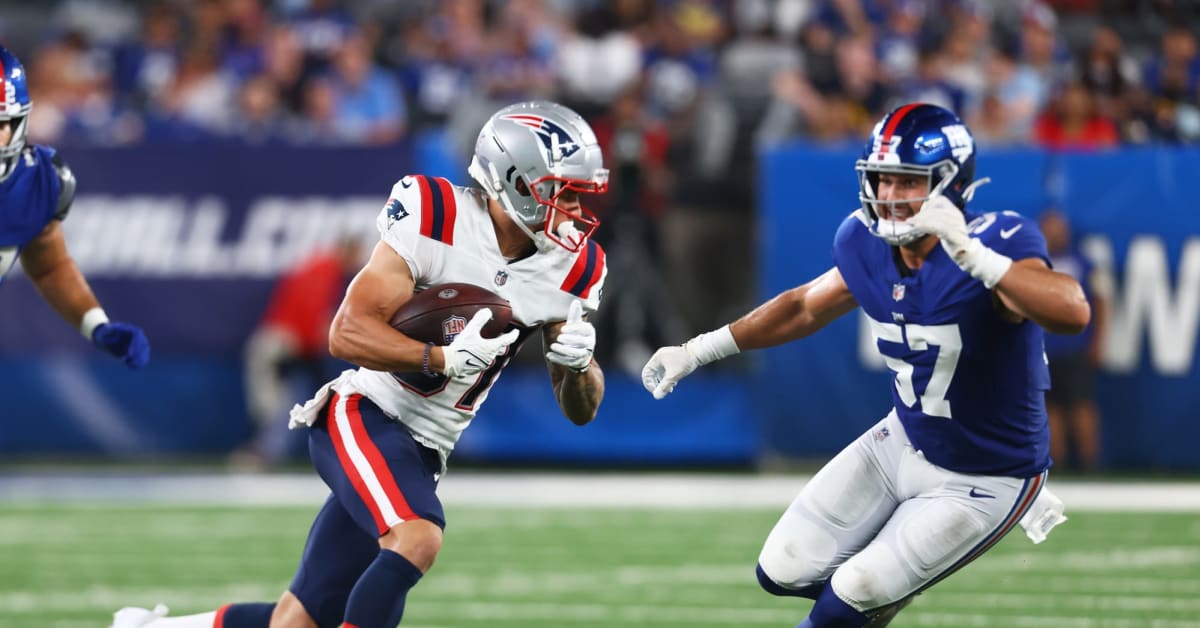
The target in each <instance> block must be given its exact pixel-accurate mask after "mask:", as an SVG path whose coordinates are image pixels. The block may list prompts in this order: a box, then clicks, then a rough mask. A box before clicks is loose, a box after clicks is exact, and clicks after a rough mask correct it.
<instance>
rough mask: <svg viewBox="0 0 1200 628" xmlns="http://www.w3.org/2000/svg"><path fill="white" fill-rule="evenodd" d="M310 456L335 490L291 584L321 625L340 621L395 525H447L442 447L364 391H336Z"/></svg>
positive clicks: (312, 434)
mask: <svg viewBox="0 0 1200 628" xmlns="http://www.w3.org/2000/svg"><path fill="white" fill-rule="evenodd" d="M309 454H310V455H311V457H312V461H313V465H314V466H315V467H316V469H317V472H318V473H319V474H320V476H321V479H322V480H324V481H325V484H326V485H328V486H329V488H330V490H331V491H332V494H331V495H330V496H329V498H328V499H327V500H326V501H325V505H324V506H322V507H321V510H320V512H318V513H317V517H316V519H315V520H314V521H313V524H312V529H311V530H309V533H308V541H307V542H306V543H305V547H304V554H303V556H302V557H301V559H300V566H299V568H297V570H296V575H295V577H294V578H293V579H292V584H291V586H290V587H289V590H290V591H291V592H292V593H293V594H294V595H295V596H296V598H297V599H299V600H300V603H301V604H302V605H303V606H304V608H305V610H306V611H308V614H309V615H310V616H312V618H313V619H314V620H316V622H317V625H318V626H322V627H325V626H330V627H336V626H340V625H341V623H342V618H343V616H344V613H345V609H346V601H347V599H348V597H349V595H350V591H351V589H353V588H354V585H355V583H356V582H357V581H358V579H359V577H360V576H361V575H362V573H363V570H365V569H366V568H367V567H368V566H369V565H370V564H371V562H372V561H374V560H375V557H376V556H378V555H379V537H380V536H382V535H383V534H384V533H386V532H387V531H388V529H390V528H391V527H392V526H394V525H396V524H398V523H400V522H402V521H410V520H413V519H418V518H419V519H426V520H428V521H432V522H433V523H435V524H437V525H438V526H439V527H442V528H445V527H446V519H445V513H444V512H443V510H442V503H441V500H439V499H438V497H437V493H436V490H437V477H438V475H437V474H438V473H439V472H440V471H441V459H440V457H439V456H438V453H437V452H436V451H434V450H432V449H429V448H428V447H425V446H423V445H421V444H420V443H418V442H416V441H415V440H413V437H412V434H410V433H409V431H408V429H407V428H405V427H404V425H402V424H400V423H399V422H397V421H395V420H393V419H391V418H389V417H388V416H387V415H385V414H384V413H383V411H382V410H380V409H379V408H378V407H377V406H376V405H375V404H373V403H371V401H370V400H368V399H367V398H366V397H363V396H362V395H348V396H346V397H342V396H339V395H334V396H333V398H332V399H331V400H330V402H329V404H328V406H327V409H326V410H324V411H322V418H321V419H320V420H319V421H318V422H317V423H315V424H314V425H313V426H312V428H310V434H309Z"/></svg>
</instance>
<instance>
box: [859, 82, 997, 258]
mask: <svg viewBox="0 0 1200 628" xmlns="http://www.w3.org/2000/svg"><path fill="white" fill-rule="evenodd" d="M854 169H855V170H856V171H857V172H858V188H859V193H858V200H859V202H861V203H862V209H863V211H862V213H863V218H864V222H866V223H867V227H868V228H869V229H870V231H871V233H872V234H874V235H876V236H878V237H880V238H883V239H884V240H886V241H887V242H888V243H890V244H893V245H896V246H902V245H905V244H909V243H911V242H915V241H917V240H919V239H921V238H922V237H923V236H924V235H925V234H924V233H919V232H916V231H914V230H913V229H912V227H911V226H909V225H907V224H905V222H904V221H902V220H887V219H883V218H881V217H880V216H881V213H880V212H879V211H878V208H879V206H881V205H891V204H896V203H911V202H923V201H925V200H927V199H929V198H930V197H931V196H934V195H937V194H940V195H942V196H945V197H946V198H948V199H950V201H951V202H953V203H954V204H955V205H957V206H958V207H959V209H962V208H963V207H965V206H966V204H967V201H969V200H971V196H972V195H973V194H974V192H975V188H976V187H978V186H979V185H980V184H982V183H984V182H986V179H985V180H983V181H978V182H975V181H974V177H975V138H973V137H972V136H971V131H970V130H969V129H967V125H965V124H963V121H962V120H960V119H959V118H958V116H956V115H954V114H953V113H951V112H950V111H948V110H946V109H943V108H941V107H938V106H937V105H930V104H925V103H911V104H907V105H902V106H900V107H897V108H896V109H893V110H892V111H891V112H890V113H888V114H887V115H885V116H884V117H883V119H882V120H880V121H879V123H878V124H876V125H875V129H874V130H873V131H871V137H870V138H868V139H867V145H866V147H865V148H864V149H863V155H862V158H861V159H859V160H858V161H857V162H855V164H854ZM881 172H887V173H894V174H904V175H919V176H925V177H926V178H927V179H928V186H927V188H926V189H927V190H928V194H926V195H925V196H923V197H920V198H914V199H905V200H903V201H881V200H878V198H877V197H876V194H875V191H876V185H877V184H878V182H879V173H881ZM888 214H889V215H890V212H888Z"/></svg>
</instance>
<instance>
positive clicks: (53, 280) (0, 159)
mask: <svg viewBox="0 0 1200 628" xmlns="http://www.w3.org/2000/svg"><path fill="white" fill-rule="evenodd" d="M25 81H26V78H25V68H24V67H22V66H21V62H20V61H18V60H17V57H16V56H15V55H13V54H12V53H11V52H9V51H8V50H7V49H5V48H4V47H3V46H0V281H3V280H4V276H5V275H6V274H8V271H9V269H10V268H12V265H13V263H14V262H16V260H17V257H20V258H21V266H22V267H23V268H24V270H25V274H26V275H28V276H29V279H30V280H31V281H33V285H35V286H37V289H38V292H40V293H41V294H42V297H43V298H44V299H46V302H47V303H49V304H50V306H51V307H53V308H54V310H55V311H56V312H58V313H59V315H60V316H62V317H63V318H64V319H66V321H67V322H68V323H71V324H72V325H77V326H78V327H79V331H80V332H82V333H83V336H84V338H87V339H88V340H90V341H92V343H94V344H95V345H96V346H97V347H99V348H101V349H103V350H104V351H107V352H108V353H111V354H112V355H114V356H116V357H118V358H120V359H121V360H122V361H124V362H125V364H126V365H127V366H129V367H130V368H141V367H143V366H145V365H146V362H147V361H149V359H150V344H149V342H147V340H146V335H145V334H144V333H142V330H141V329H139V328H138V327H136V326H134V325H130V324H129V323H120V322H116V321H109V320H108V316H107V315H105V313H104V310H103V309H101V307H100V303H99V301H97V300H96V296H95V295H94V294H92V289H91V288H90V287H89V286H88V283H87V280H86V279H85V278H84V277H83V274H82V273H80V272H79V268H78V267H76V266H75V262H74V260H72V259H71V256H70V255H69V254H68V253H67V243H66V240H65V239H64V238H63V230H62V226H61V225H60V224H59V223H61V222H62V221H63V219H65V218H66V217H67V212H68V211H69V210H70V208H71V201H73V200H74V199H75V176H74V175H73V174H71V169H70V168H68V167H67V165H66V164H65V163H63V161H62V159H61V158H59V156H58V154H57V153H56V152H55V151H54V149H53V148H49V147H46V146H35V145H32V144H30V145H26V143H25V135H26V133H27V132H28V130H29V114H30V112H31V111H32V110H33V102H32V101H30V99H29V90H28V89H27V88H26V82H25Z"/></svg>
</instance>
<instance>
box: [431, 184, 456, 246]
mask: <svg viewBox="0 0 1200 628" xmlns="http://www.w3.org/2000/svg"><path fill="white" fill-rule="evenodd" d="M434 180H435V181H437V185H438V189H439V190H441V205H442V214H441V221H440V222H441V235H440V236H438V240H441V241H442V242H445V243H446V244H449V245H451V246H454V219H455V218H457V217H458V202H457V201H455V200H454V187H453V186H451V185H450V182H449V181H447V180H446V179H443V178H442V177H437V178H436V179H434ZM434 233H438V231H434Z"/></svg>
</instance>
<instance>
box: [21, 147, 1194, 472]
mask: <svg viewBox="0 0 1200 628" xmlns="http://www.w3.org/2000/svg"><path fill="white" fill-rule="evenodd" d="M856 156H857V151H856V150H853V149H849V148H826V147H812V146H804V145H789V146H785V147H781V148H779V149H776V150H772V151H769V152H767V153H765V154H764V156H763V161H762V167H761V168H760V185H759V186H758V190H759V191H760V192H761V196H760V198H759V199H758V204H759V207H760V210H761V217H762V219H761V221H760V225H759V233H760V250H761V254H760V258H759V260H758V268H759V269H760V277H759V281H760V285H759V292H760V294H761V295H762V297H763V298H766V297H769V296H771V295H774V294H775V293H777V292H779V291H780V290H783V289H786V288H789V287H791V286H794V285H796V284H798V283H800V282H802V281H805V280H807V279H809V278H811V277H814V276H816V275H817V274H818V273H820V272H823V271H824V270H825V269H826V268H828V267H829V266H830V265H831V257H830V243H831V241H832V236H833V233H834V230H835V229H836V226H837V224H838V223H839V222H840V221H841V219H842V218H843V217H844V216H845V215H846V214H847V213H849V212H850V211H852V210H853V209H854V208H855V207H856V206H857V199H856V187H857V183H856V180H855V176H854V171H853V168H852V165H853V162H854V159H855V157H856ZM64 157H65V158H66V160H67V161H68V162H69V163H70V164H71V165H72V168H73V169H74V170H75V172H76V173H77V176H78V178H79V181H80V184H79V185H80V187H79V198H78V201H77V203H76V205H75V207H74V209H73V210H72V214H71V216H69V218H68V219H67V221H66V223H64V226H65V228H66V230H67V235H68V242H69V245H70V248H71V250H72V253H73V255H74V256H75V257H76V259H77V260H78V262H79V264H80V266H81V267H82V268H83V270H84V271H85V272H86V273H87V274H88V276H89V278H90V280H91V282H92V285H93V287H94V288H95V290H96V292H97V294H98V295H99V296H100V297H101V298H102V300H103V301H104V303H105V306H106V308H107V309H108V311H109V313H110V315H112V316H113V317H114V318H121V319H127V320H134V321H136V322H138V323H139V324H141V325H143V326H144V327H145V328H146V330H147V332H148V333H149V335H150V337H151V339H152V341H153V343H154V359H153V362H152V364H151V366H150V368H149V369H147V370H146V371H143V372H139V373H133V372H128V371H126V370H124V369H123V367H121V366H120V365H119V364H117V363H116V362H114V361H111V360H109V359H108V358H106V357H105V356H102V355H100V354H98V353H97V352H95V351H94V350H93V349H91V348H90V347H89V346H88V345H87V344H86V343H85V342H84V341H83V340H82V339H81V338H80V337H79V335H78V333H77V332H75V331H74V330H72V329H70V328H68V327H67V326H66V325H64V324H63V323H62V322H61V321H60V320H58V318H57V317H56V316H55V315H54V314H53V312H51V311H50V309H49V308H48V307H47V306H46V305H45V304H44V303H42V302H41V300H40V299H39V298H38V296H37V294H36V292H35V291H34V290H33V288H32V286H31V285H30V284H29V282H28V281H27V280H25V279H24V277H21V276H19V274H15V275H13V276H10V277H9V278H7V279H6V280H5V281H4V283H3V284H0V304H2V305H0V307H3V308H4V316H3V317H2V318H0V395H3V396H4V398H5V399H6V400H7V403H6V407H5V410H4V411H3V412H2V413H0V414H2V416H3V420H4V425H3V428H0V453H3V454H4V455H5V456H6V457H8V458H13V457H27V456H31V457H36V456H44V455H70V456H96V457H115V458H121V459H126V458H140V457H146V456H163V455H180V454H186V455H192V454H194V455H213V454H223V453H225V452H228V451H229V450H231V449H232V448H233V447H235V446H236V445H237V444H238V443H239V442H241V441H242V440H243V439H244V438H245V437H246V436H247V435H248V434H249V430H250V428H249V424H248V420H247V418H246V416H245V410H244V402H243V391H242V382H241V367H240V359H239V358H240V353H241V349H242V342H243V341H244V339H245V337H246V335H247V334H248V333H249V331H250V330H251V329H252V328H253V326H254V324H255V322H256V320H257V319H258V317H259V315H260V314H261V311H262V308H263V305H264V304H265V301H266V298H267V294H268V291H269V289H270V286H271V281H272V279H273V277H274V276H276V275H277V274H278V273H279V272H280V271H281V270H282V269H283V268H285V267H286V266H287V265H288V264H290V263H291V262H292V261H294V260H295V259H297V258H298V257H299V256H300V255H302V254H303V253H304V252H305V251H307V250H309V249H311V248H312V247H313V246H315V245H317V244H319V243H322V242H328V241H332V240H333V239H335V238H339V237H343V236H350V237H360V238H362V240H363V241H364V243H367V244H371V243H373V241H374V239H375V233H374V224H373V223H374V220H373V219H374V215H375V213H376V212H377V211H378V209H379V208H380V207H381V206H382V204H383V203H384V201H386V198H387V193H388V190H389V189H390V187H391V185H392V183H393V182H394V181H395V180H396V179H398V178H399V177H400V176H402V175H404V174H406V173H409V172H413V171H418V172H419V171H422V170H423V169H424V168H423V166H422V165H421V164H420V163H417V158H414V157H413V156H412V153H411V152H410V151H409V150H408V149H404V148H401V149H396V148H392V149H370V150H365V149H305V150H299V149H294V150H284V149H278V148H269V147H263V148H250V149H247V148H239V149H237V150H231V149H229V148H224V147H220V146H192V147H170V148H166V147H162V148H157V147H148V148H137V149H87V150H84V149H74V150H68V151H64ZM439 168H440V169H441V170H442V171H443V172H442V174H447V175H450V176H451V178H455V177H453V175H452V174H451V173H449V172H448V171H446V166H445V165H444V162H443V163H442V165H440V166H439ZM1195 173H1200V151H1197V150H1191V149H1186V150H1185V149H1171V148H1155V149H1126V150H1121V151H1115V152H1106V153H1095V154H1059V155H1050V154H1047V153H1045V152H1041V151H1035V150H1027V149H1026V150H1018V149H1010V150H1005V151H992V150H988V149H986V148H985V149H984V150H983V151H982V153H981V156H980V159H979V167H978V175H980V176H990V177H991V178H992V179H993V183H991V184H990V185H987V186H984V187H983V188H981V189H980V191H979V194H978V195H977V197H976V207H977V208H981V209H1011V210H1015V211H1020V212H1022V213H1026V214H1029V215H1036V214H1037V213H1039V212H1040V211H1041V210H1042V209H1043V208H1044V207H1046V206H1047V205H1048V204H1052V203H1053V204H1057V205H1059V206H1061V207H1062V208H1063V209H1064V210H1065V211H1066V212H1067V213H1068V215H1069V216H1070V217H1071V219H1072V221H1073V223H1074V226H1075V228H1076V230H1077V231H1078V232H1079V233H1082V234H1085V238H1084V242H1083V244H1084V248H1085V250H1086V251H1087V252H1088V254H1089V255H1090V256H1092V257H1093V259H1094V260H1096V261H1097V262H1099V263H1100V264H1101V266H1102V267H1103V268H1105V269H1107V270H1109V271H1111V273H1112V276H1113V279H1114V282H1113V283H1114V285H1115V286H1116V291H1115V296H1116V298H1115V299H1113V301H1114V305H1113V307H1114V312H1113V317H1114V330H1115V331H1114V333H1113V334H1112V337H1111V338H1110V342H1109V343H1108V347H1107V349H1108V351H1107V352H1106V357H1105V367H1104V372H1103V373H1102V374H1101V377H1100V381H1099V382H1098V386H1097V390H1098V399H1099V401H1100V405H1101V411H1102V413H1103V420H1104V462H1105V464H1106V465H1107V466H1109V467H1110V468H1119V469H1190V470H1200V454H1196V453H1195V445H1194V443H1196V442H1200V372H1198V369H1197V364H1196V357H1195V354H1196V348H1197V331H1198V329H1200V211H1198V210H1197V208H1196V202H1195V200H1194V197H1195V193H1194V187H1195V186H1194V185H1191V184H1192V182H1193V179H1194V178H1195ZM456 181H459V182H461V181H463V178H462V177H459V178H457V179H456ZM731 263H737V262H736V261H731ZM604 340H605V339H603V338H602V339H601V341H602V342H603V341H604ZM860 341H861V330H860V321H859V319H858V317H857V315H856V314H852V315H848V316H846V317H844V318H843V319H841V320H839V321H836V322H834V323H833V324H832V325H830V326H829V327H828V328H827V329H826V330H823V331H822V332H820V333H818V334H816V335H814V336H812V337H810V338H807V339H804V340H802V341H800V342H797V343H794V344H792V345H789V346H786V347H780V348H776V349H772V350H768V351H764V352H761V353H759V354H757V355H754V356H751V358H750V359H749V360H747V361H746V362H745V363H746V364H748V365H749V368H748V370H746V371H738V370H736V369H726V370H713V371H711V372H705V371H702V372H701V373H700V374H698V375H697V376H693V378H692V379H688V380H686V381H685V382H684V384H683V385H682V386H680V388H679V389H678V391H677V392H676V393H675V394H674V395H672V396H671V397H670V398H668V399H667V400H665V401H662V402H654V401H653V400H652V399H651V398H650V397H649V395H647V394H646V393H645V392H644V391H642V389H641V386H640V383H639V382H637V381H636V379H634V378H633V377H630V376H629V375H626V374H622V373H620V372H618V370H617V369H616V368H615V367H613V366H608V368H607V369H606V370H607V374H608V394H607V396H606V400H605V403H604V406H603V407H602V411H601V415H600V417H599V418H598V420H597V422H596V423H594V424H593V425H591V426H588V427H586V428H578V427H575V426H573V425H571V424H570V423H569V422H568V421H566V420H565V419H564V418H562V417H561V415H559V414H558V411H557V407H556V405H555V403H554V400H553V396H552V395H551V392H550V387H549V384H548V381H547V376H546V374H545V371H544V370H543V369H540V368H518V367H510V369H509V370H508V371H506V372H505V373H504V375H503V376H502V377H501V380H500V383H499V384H498V385H497V386H496V387H495V388H494V389H493V390H492V392H491V395H490V396H489V399H488V402H487V405H486V406H485V408H484V410H483V412H482V413H481V414H480V416H479V417H478V418H477V419H476V421H475V423H474V424H473V425H472V426H471V428H470V429H469V430H467V432H466V435H465V436H464V439H463V441H462V443H461V444H460V449H459V454H460V455H461V457H462V458H465V459H470V460H476V461H491V462H506V463H507V462H511V463H529V462H535V463H549V464H564V465H569V464H574V463H584V464H589V465H607V464H635V465H678V464H688V465H698V464H748V463H751V462H753V461H754V460H757V459H761V458H762V457H764V456H772V455H780V456H785V457H798V458H816V459H821V458H826V457H828V456H829V455H831V454H832V453H834V452H836V451H837V450H838V449H840V448H841V447H842V446H843V445H844V444H845V443H846V442H848V441H849V440H850V439H852V438H853V437H855V436H856V435H857V434H859V433H860V432H861V431H862V430H863V429H865V428H866V427H867V426H869V425H871V424H872V423H873V422H874V421H875V420H876V419H877V418H878V417H880V416H882V415H883V414H884V413H885V412H886V411H887V409H888V404H889V403H890V401H889V397H888V386H889V381H888V378H887V377H886V375H885V374H884V373H883V372H882V371H881V370H879V368H878V364H877V359H875V358H873V356H872V355H870V353H869V351H862V350H861V348H860V347H861V346H862V345H861V342H860Z"/></svg>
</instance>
